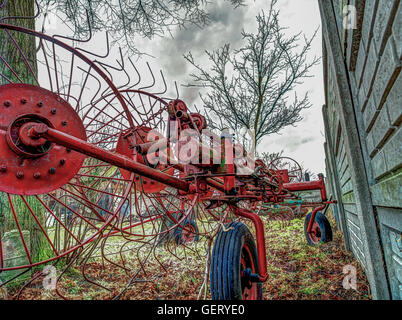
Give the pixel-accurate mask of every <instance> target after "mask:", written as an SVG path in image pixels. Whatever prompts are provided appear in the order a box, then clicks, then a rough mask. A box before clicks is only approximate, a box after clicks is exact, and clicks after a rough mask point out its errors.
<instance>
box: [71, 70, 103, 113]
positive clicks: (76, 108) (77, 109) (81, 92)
mask: <svg viewBox="0 0 402 320" xmlns="http://www.w3.org/2000/svg"><path fill="white" fill-rule="evenodd" d="M77 69H79V70H81V71H82V72H84V73H86V74H87V75H86V77H85V80H84V83H82V82H81V91H80V94H79V97H78V98H77V105H76V107H75V111H77V112H79V111H83V109H84V108H86V107H87V106H89V105H92V104H93V103H94V100H95V97H96V96H97V95H98V93H99V92H100V90H101V88H102V83H101V82H100V81H99V79H98V78H97V77H95V76H94V75H92V74H91V70H92V68H91V67H89V70H88V71H86V70H84V69H83V68H81V67H80V66H77ZM89 76H92V77H93V78H94V79H95V80H96V81H97V83H98V90H96V92H95V94H94V95H93V96H92V99H91V102H90V103H89V104H86V105H85V106H82V108H78V105H79V102H80V101H81V97H82V94H83V91H84V89H85V87H86V83H87V81H88V78H89Z"/></svg>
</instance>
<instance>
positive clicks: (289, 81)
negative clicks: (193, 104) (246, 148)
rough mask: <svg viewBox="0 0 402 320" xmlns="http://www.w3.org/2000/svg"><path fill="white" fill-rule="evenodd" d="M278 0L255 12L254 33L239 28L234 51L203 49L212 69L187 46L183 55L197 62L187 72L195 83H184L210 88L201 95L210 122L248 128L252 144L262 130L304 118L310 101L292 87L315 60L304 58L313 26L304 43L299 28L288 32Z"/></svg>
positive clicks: (226, 47) (273, 130) (220, 126)
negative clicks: (239, 43) (239, 37)
mask: <svg viewBox="0 0 402 320" xmlns="http://www.w3.org/2000/svg"><path fill="white" fill-rule="evenodd" d="M276 4H277V0H273V1H271V6H270V9H269V11H268V13H264V12H263V11H262V12H261V13H259V14H258V15H257V17H256V19H257V23H258V30H257V33H248V32H246V31H244V30H243V31H242V36H243V40H244V43H245V44H244V46H243V47H242V48H240V49H238V50H234V51H233V52H232V51H231V50H230V45H229V44H225V45H224V46H223V47H222V48H220V49H217V50H215V51H212V52H210V51H206V54H207V56H208V58H209V60H210V61H211V62H212V66H211V68H210V69H206V68H204V66H202V65H199V64H197V63H196V62H195V61H194V58H193V56H192V54H191V52H190V53H188V54H187V55H185V58H186V60H187V61H189V62H190V63H191V64H192V65H193V66H194V67H195V68H196V73H193V74H192V75H191V76H192V78H193V80H194V83H192V84H189V85H188V86H196V87H203V88H208V89H209V90H208V92H207V93H206V95H201V99H202V101H203V104H204V107H205V110H206V115H207V117H208V118H209V120H210V122H211V125H212V126H213V127H215V128H216V129H218V130H222V129H223V128H230V129H232V130H233V131H234V132H236V134H237V135H238V138H240V140H242V137H243V138H244V131H248V132H251V137H250V138H251V140H253V141H254V143H255V146H256V145H258V143H259V142H260V141H261V139H262V138H263V137H264V136H266V135H269V134H272V133H277V132H279V131H280V130H281V129H282V128H284V127H286V126H289V125H294V124H295V123H297V122H298V121H300V120H302V117H301V111H302V110H303V109H306V108H309V107H310V106H311V103H310V101H309V97H308V93H306V94H305V95H304V97H302V98H299V97H298V96H297V94H296V92H295V88H296V86H297V85H299V84H301V83H303V80H304V79H305V78H308V77H310V76H311V75H310V74H309V71H310V69H311V67H312V66H314V65H315V64H317V63H318V61H319V58H317V57H314V58H313V59H311V60H309V59H308V53H309V51H310V49H311V43H312V41H313V39H314V38H315V36H316V33H317V31H316V32H315V33H314V35H313V36H312V37H311V38H306V37H305V36H304V44H303V45H300V42H301V41H300V40H301V33H298V34H296V35H292V36H289V37H288V36H286V35H285V28H284V27H281V26H280V24H279V20H278V16H279V11H278V10H276V9H275V6H276ZM239 130H242V132H241V133H240V134H239Z"/></svg>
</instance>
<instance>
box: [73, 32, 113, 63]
mask: <svg viewBox="0 0 402 320" xmlns="http://www.w3.org/2000/svg"><path fill="white" fill-rule="evenodd" d="M105 34H106V48H107V50H106V54H104V55H100V54H96V53H94V52H91V51H87V50H85V49H82V48H79V47H75V49H76V50H79V51H82V52H85V53H87V54H89V55H91V56H94V57H98V58H101V59H104V58H107V57H108V56H109V54H110V43H109V33H108V32H105Z"/></svg>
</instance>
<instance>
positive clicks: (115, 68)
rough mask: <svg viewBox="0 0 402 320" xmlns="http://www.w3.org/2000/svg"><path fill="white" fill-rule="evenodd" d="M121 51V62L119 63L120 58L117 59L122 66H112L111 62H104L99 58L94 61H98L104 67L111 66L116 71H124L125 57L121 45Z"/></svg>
mask: <svg viewBox="0 0 402 320" xmlns="http://www.w3.org/2000/svg"><path fill="white" fill-rule="evenodd" d="M119 53H120V58H121V63H119V60H117V59H116V61H117V63H118V64H119V66H120V68H117V67H114V66H112V65H110V64H108V63H106V62H102V61H99V60H95V61H94V62H95V63H98V64H99V65H101V66H102V67H104V68H110V69H113V70H116V71H123V69H124V57H123V52H122V50H121V47H119Z"/></svg>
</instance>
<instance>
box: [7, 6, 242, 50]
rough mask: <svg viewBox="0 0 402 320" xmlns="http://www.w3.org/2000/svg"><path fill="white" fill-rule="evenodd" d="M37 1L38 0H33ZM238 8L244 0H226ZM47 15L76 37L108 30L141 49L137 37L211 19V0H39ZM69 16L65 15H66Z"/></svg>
mask: <svg viewBox="0 0 402 320" xmlns="http://www.w3.org/2000/svg"><path fill="white" fill-rule="evenodd" d="M9 1H12V0H9ZM29 1H32V2H33V1H34V0H29ZM225 1H230V2H231V4H232V5H233V6H234V7H235V8H237V7H239V6H243V5H244V0H225ZM38 2H39V4H40V6H41V7H42V9H43V11H44V15H45V18H46V16H47V15H48V14H49V13H50V12H51V13H56V14H57V15H59V16H60V17H61V18H62V20H63V21H66V22H67V24H68V25H69V26H70V28H71V30H72V31H73V33H74V36H75V37H78V38H85V37H87V36H88V33H89V31H90V29H89V26H88V23H87V20H88V17H87V12H88V15H89V22H90V26H91V28H92V30H94V31H97V30H101V31H107V32H109V34H111V36H112V39H113V41H114V42H118V43H120V44H124V46H125V48H126V49H128V52H129V53H131V54H132V53H140V51H139V50H138V48H137V47H136V41H135V40H136V37H137V36H140V37H144V38H148V39H152V38H154V37H155V36H163V35H165V34H166V33H168V34H170V33H171V31H172V28H174V27H179V28H185V27H186V26H188V25H197V26H199V27H204V26H205V25H207V24H208V23H209V13H208V4H209V1H207V0H186V1H183V0H168V1H160V0H110V1H105V0H61V1H60V0H57V1H56V0H38ZM64 17H65V18H66V19H65V18H64Z"/></svg>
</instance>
